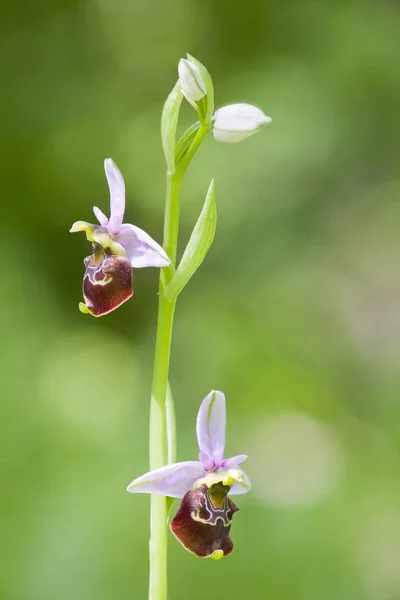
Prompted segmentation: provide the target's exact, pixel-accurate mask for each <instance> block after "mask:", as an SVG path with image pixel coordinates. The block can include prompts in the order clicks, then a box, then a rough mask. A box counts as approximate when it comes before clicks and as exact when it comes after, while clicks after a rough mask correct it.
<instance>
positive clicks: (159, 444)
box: [149, 125, 208, 600]
mask: <svg viewBox="0 0 400 600" xmlns="http://www.w3.org/2000/svg"><path fill="white" fill-rule="evenodd" d="M207 131H208V127H206V126H203V125H202V126H201V127H200V128H199V130H198V132H197V134H196V137H195V138H194V140H193V142H192V144H191V145H190V147H189V148H188V150H187V152H186V154H185V155H184V156H183V158H182V160H181V162H180V163H179V167H178V169H177V171H176V172H175V173H168V174H167V192H166V203H165V217H164V244H163V246H164V250H165V251H166V252H167V254H168V256H169V258H170V259H171V266H170V267H167V268H165V269H162V270H161V274H160V285H159V305H158V321H157V335H156V348H155V356H154V367H153V382H152V393H151V401H150V469H151V470H153V469H158V468H159V467H163V466H164V465H166V464H167V463H168V458H169V456H171V450H172V449H169V451H168V447H167V411H166V398H167V388H168V373H169V363H170V355H171V339H172V326H173V321H174V312H175V305H176V299H175V300H173V301H172V302H171V301H169V300H167V298H166V297H165V295H164V290H165V288H166V286H167V285H168V283H169V282H170V280H171V278H172V276H173V274H174V270H175V263H176V252H177V245H178V233H179V209H180V191H181V181H182V177H183V175H184V174H185V172H186V170H187V168H188V166H189V163H190V161H191V160H192V158H193V156H194V155H195V153H196V151H197V149H198V147H199V146H200V144H201V142H202V140H203V138H204V136H205V135H206V133H207ZM171 402H172V398H171ZM167 517H168V513H167V498H165V497H164V496H159V495H152V496H151V502H150V544H149V546H150V548H149V552H150V581H149V600H167V542H168V538H167V533H168V528H167Z"/></svg>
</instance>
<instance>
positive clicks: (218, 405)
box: [196, 390, 226, 466]
mask: <svg viewBox="0 0 400 600" xmlns="http://www.w3.org/2000/svg"><path fill="white" fill-rule="evenodd" d="M225 429H226V409H225V395H224V394H223V393H222V392H219V391H215V390H212V391H211V392H210V393H209V394H208V396H206V397H205V398H204V400H203V402H202V403H201V406H200V409H199V412H198V414H197V424H196V431H197V440H198V442H199V448H200V451H201V452H203V453H204V454H206V455H208V456H209V457H210V458H212V459H213V460H214V461H215V464H216V465H218V466H219V465H220V464H221V461H222V457H223V455H224V449H225Z"/></svg>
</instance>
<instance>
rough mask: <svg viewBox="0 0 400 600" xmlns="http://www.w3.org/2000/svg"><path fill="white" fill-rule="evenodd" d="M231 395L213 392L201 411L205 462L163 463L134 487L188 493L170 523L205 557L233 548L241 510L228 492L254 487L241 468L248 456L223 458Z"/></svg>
mask: <svg viewBox="0 0 400 600" xmlns="http://www.w3.org/2000/svg"><path fill="white" fill-rule="evenodd" d="M225 430H226V408H225V395H224V394H223V393H222V392H219V391H214V390H213V391H211V392H210V393H209V394H208V396H206V397H205V398H204V400H203V402H202V403H201V406H200V409H199V412H198V415H197V424H196V431H197V440H198V443H199V449H200V452H199V461H186V462H180V463H175V464H172V465H168V466H166V467H161V468H160V469H155V470H154V471H150V472H149V473H146V474H145V475H142V476H141V477H138V478H137V479H135V480H134V481H132V483H131V484H130V485H129V486H128V492H131V493H133V494H134V493H146V494H161V495H163V496H170V497H172V498H183V499H182V502H181V505H180V507H179V510H178V512H177V513H176V515H175V517H174V518H173V519H172V521H171V524H170V528H171V531H172V533H173V534H174V535H175V537H176V538H177V539H178V540H179V542H180V543H181V544H182V545H183V546H184V548H186V550H189V552H192V553H193V554H196V555H197V556H199V557H201V558H207V557H210V558H214V559H219V558H222V557H223V556H226V555H227V554H230V553H231V552H232V550H233V543H232V540H231V538H230V537H229V533H230V528H231V522H232V517H233V514H234V513H235V512H237V511H238V510H239V508H238V507H237V506H236V504H235V503H234V502H232V500H231V499H230V498H229V496H228V494H244V493H246V492H248V491H249V489H250V487H251V486H250V481H249V478H248V477H247V475H246V474H245V473H244V471H242V469H240V468H238V465H239V464H240V463H242V462H243V461H244V460H246V458H247V456H246V455H244V454H239V455H237V456H233V457H232V458H226V459H224V458H223V454H224V449H225Z"/></svg>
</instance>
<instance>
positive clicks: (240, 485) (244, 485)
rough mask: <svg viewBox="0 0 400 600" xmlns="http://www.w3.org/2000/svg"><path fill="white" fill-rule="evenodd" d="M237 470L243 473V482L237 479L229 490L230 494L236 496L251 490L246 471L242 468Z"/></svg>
mask: <svg viewBox="0 0 400 600" xmlns="http://www.w3.org/2000/svg"><path fill="white" fill-rule="evenodd" d="M238 471H240V472H241V473H242V475H243V482H240V481H237V482H236V483H235V484H234V486H233V487H232V489H231V491H230V492H229V494H230V495H236V496H238V495H239V494H246V493H247V492H248V491H250V490H251V483H250V479H249V478H248V476H247V475H246V473H245V472H244V471H243V469H238Z"/></svg>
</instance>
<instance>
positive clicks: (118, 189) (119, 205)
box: [104, 158, 125, 235]
mask: <svg viewBox="0 0 400 600" xmlns="http://www.w3.org/2000/svg"><path fill="white" fill-rule="evenodd" d="M104 170H105V173H106V177H107V181H108V187H109V188H110V215H111V216H110V221H109V223H108V230H109V232H110V233H111V235H116V234H117V233H118V232H119V230H120V227H121V224H122V221H123V220H124V213H125V182H124V178H123V177H122V174H121V171H120V170H119V169H118V167H117V165H116V164H115V162H114V161H113V160H112V159H111V158H106V160H105V161H104Z"/></svg>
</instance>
